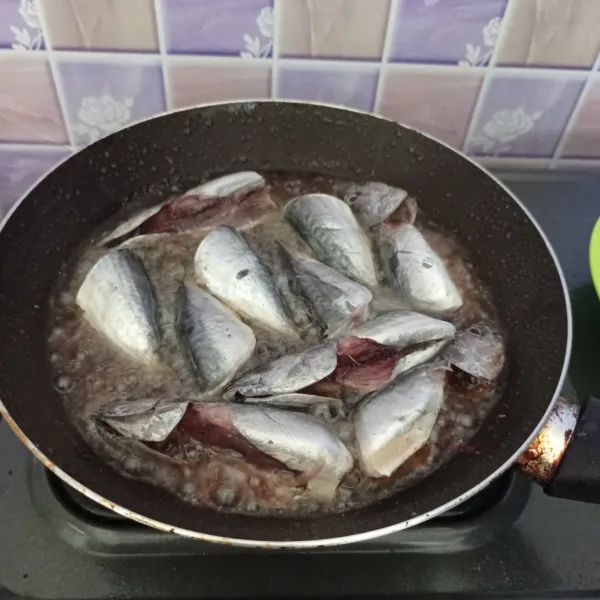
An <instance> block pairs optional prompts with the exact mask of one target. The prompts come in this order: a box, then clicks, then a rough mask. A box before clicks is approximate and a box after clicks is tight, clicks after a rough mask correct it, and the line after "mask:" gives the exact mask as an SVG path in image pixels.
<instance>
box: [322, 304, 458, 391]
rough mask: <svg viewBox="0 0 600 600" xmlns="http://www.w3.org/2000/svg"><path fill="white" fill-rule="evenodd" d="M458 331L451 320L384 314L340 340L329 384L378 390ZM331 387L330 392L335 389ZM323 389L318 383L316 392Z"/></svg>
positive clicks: (435, 351) (428, 356)
mask: <svg viewBox="0 0 600 600" xmlns="http://www.w3.org/2000/svg"><path fill="white" fill-rule="evenodd" d="M455 331H456V330H455V328H454V325H452V324H451V323H448V322H446V321H441V320H439V319H434V318H432V317H428V316H426V315H422V314H419V313H416V312H412V311H409V310H397V311H393V312H389V313H385V314H382V315H380V316H378V317H376V318H375V319H373V320H371V321H368V322H367V323H364V324H363V325H360V326H358V327H355V328H354V329H352V330H351V331H350V332H349V333H348V334H347V335H346V336H344V337H343V338H342V339H341V340H340V341H339V342H338V344H337V357H338V360H337V366H336V368H335V370H334V371H333V373H332V374H331V375H330V376H329V377H328V378H327V382H326V383H327V384H331V383H335V384H338V385H339V386H340V388H341V390H345V391H353V392H358V393H361V394H365V393H369V392H373V391H375V390H378V389H380V388H382V387H383V386H384V385H386V384H387V383H388V382H389V381H390V380H391V379H393V378H394V377H397V376H398V375H399V374H400V373H404V372H405V371H408V370H410V369H412V368H414V367H416V366H417V365H420V364H422V363H424V362H426V361H428V360H431V359H432V358H433V357H434V356H436V355H437V354H438V353H439V352H440V350H441V349H442V348H443V347H444V346H445V345H446V344H447V343H448V341H449V340H450V339H451V338H452V336H453V335H454V333H455ZM328 388H329V390H330V391H329V393H331V390H332V389H333V390H335V388H332V387H331V386H328ZM320 389H321V388H320V387H319V386H318V385H317V387H316V388H315V391H320ZM341 390H340V391H337V393H338V394H339V393H340V392H341Z"/></svg>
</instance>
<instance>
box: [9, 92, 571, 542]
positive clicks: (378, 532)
mask: <svg viewBox="0 0 600 600" xmlns="http://www.w3.org/2000/svg"><path fill="white" fill-rule="evenodd" d="M266 103H277V104H280V103H285V104H303V105H308V106H324V107H327V108H334V109H336V110H341V111H348V112H354V113H358V114H362V115H366V116H368V117H372V118H373V117H374V118H377V119H380V120H382V121H386V122H388V123H394V124H399V125H401V126H402V127H405V128H406V129H409V130H412V131H415V132H416V133H418V134H420V135H422V136H425V137H427V138H429V139H431V140H432V141H434V142H436V143H437V144H440V145H442V146H444V147H446V148H448V149H449V150H451V151H452V152H454V153H455V154H458V155H459V156H460V157H461V158H463V159H465V160H467V161H468V162H470V163H471V164H472V165H474V166H475V167H476V168H477V169H479V170H480V171H482V172H483V173H484V174H485V175H486V176H488V177H490V178H491V179H492V180H493V181H494V182H495V183H496V184H497V185H498V186H499V187H500V188H501V189H502V190H503V191H504V192H505V193H506V194H507V195H508V196H509V197H510V198H512V200H513V201H514V202H515V203H516V204H517V206H519V208H520V209H521V210H522V211H523V213H524V214H525V215H526V216H527V218H528V219H529V221H530V222H531V224H532V225H533V226H534V227H535V228H536V230H537V232H538V234H539V235H540V237H541V239H542V240H543V242H544V244H545V245H546V248H547V250H548V252H549V254H550V256H551V257H552V260H553V261H554V266H555V268H556V270H557V272H558V276H559V279H560V283H561V287H562V291H563V297H564V301H565V309H566V316H567V336H566V344H565V356H564V361H563V366H562V370H561V373H560V376H559V379H558V383H557V386H556V390H555V392H554V395H553V397H552V399H551V400H550V402H549V403H548V408H547V410H546V412H545V413H544V416H543V417H542V418H541V419H540V421H539V423H538V424H537V425H536V426H535V427H534V428H533V430H532V432H531V433H530V435H529V437H528V438H527V439H526V440H525V442H524V443H523V444H522V445H521V446H520V447H519V449H518V450H517V451H516V452H515V453H514V454H513V456H511V457H510V458H509V459H508V460H506V461H505V462H504V464H502V465H501V466H500V467H498V468H497V469H496V470H495V471H494V472H493V473H491V474H490V475H489V476H488V477H486V478H485V479H483V480H482V481H480V482H479V483H478V484H477V485H475V486H473V487H472V488H471V489H470V490H467V491H466V492H464V493H463V494H461V495H460V496H457V497H456V498H454V499H453V500H450V501H449V502H446V503H445V504H442V505H441V506H438V507H437V508H435V509H434V510H431V511H429V512H426V513H423V514H420V515H418V516H416V517H413V518H411V519H407V520H405V521H401V522H400V523H396V524H394V525H389V526H387V527H382V528H379V529H373V530H371V531H366V532H362V533H356V534H350V535H345V536H340V537H334V538H326V539H317V540H299V541H276V542H273V541H269V540H250V539H238V538H228V537H225V536H217V535H211V534H206V533H201V532H197V531H192V530H189V529H183V528H181V527H176V526H173V525H169V524H167V523H163V522H161V521H157V520H155V519H150V518H148V517H145V516H143V515H141V514H138V513H135V512H133V511H131V510H129V509H127V508H124V507H122V506H120V505H117V504H115V503H114V502H111V501H110V500H108V499H107V498H104V497H103V496H101V495H99V494H97V493H96V492H94V491H92V490H91V489H89V488H87V487H86V486H85V485H83V484H81V483H79V482H78V481H77V480H76V479H75V478H74V477H71V476H70V475H69V474H68V473H66V472H65V471H63V470H62V469H61V468H60V467H58V466H57V465H56V464H54V463H53V462H52V461H51V460H50V459H49V458H48V457H47V456H46V455H45V454H44V453H43V452H42V451H41V450H40V449H39V448H38V447H37V446H36V445H35V444H34V443H33V442H32V441H31V440H30V439H29V438H28V437H27V436H26V435H25V433H24V432H23V431H22V430H21V428H20V427H19V426H18V425H17V423H16V422H15V421H14V420H13V419H12V417H11V416H10V414H9V412H8V409H7V408H6V407H5V406H4V404H3V403H2V399H1V398H0V414H1V415H2V416H3V417H4V419H5V420H6V422H7V423H8V425H9V427H10V428H11V429H12V430H13V432H14V433H15V435H17V437H18V438H19V439H20V440H21V442H23V444H24V445H25V446H26V447H27V448H28V449H29V451H30V452H31V453H32V454H33V455H34V456H35V457H36V458H37V459H38V460H39V461H40V462H42V464H44V466H46V467H47V468H48V469H49V470H50V471H51V472H52V473H54V474H55V475H56V476H57V477H59V478H60V479H61V480H62V481H64V482H65V483H66V484H68V485H70V486H71V487H72V488H74V489H75V490H77V491H78V492H79V493H81V494H83V495H84V496H86V497H87V498H90V499H91V500H93V501H95V502H97V503H98V504H101V505H103V506H105V507H107V508H109V509H110V510H112V511H114V512H116V513H117V514H119V515H121V516H123V517H125V518H127V519H131V520H133V521H137V522H138V523H141V524H142V525H146V526H148V527H152V528H154V529H158V530H162V531H167V532H170V533H175V534H177V535H181V536H184V537H187V538H192V539H197V540H200V541H204V542H210V543H219V544H224V545H228V546H238V547H245V548H270V549H306V548H319V547H326V546H337V545H345V544H351V543H357V542H364V541H367V540H371V539H374V538H377V537H381V536H385V535H390V534H392V533H397V532H398V531H402V530H404V529H408V528H409V527H414V526H415V525H419V524H421V523H424V522H425V521H428V520H429V519H432V518H433V517H436V516H437V515H440V514H443V513H444V512H447V511H448V510H450V509H452V508H454V507H455V506H458V505H459V504H461V503H462V502H464V501H465V500H468V499H469V498H471V497H472V496H474V495H475V494H477V493H478V492H479V491H481V490H483V489H484V488H485V487H486V486H488V485H489V484H490V483H491V482H492V481H494V480H495V479H496V478H497V477H499V476H500V475H502V474H503V473H504V472H506V471H507V470H508V469H509V468H510V467H511V466H512V465H513V464H514V463H515V462H516V461H517V459H518V458H519V456H521V455H522V454H523V453H524V452H525V450H526V449H527V448H528V447H529V446H530V444H531V443H532V442H533V440H534V439H535V438H536V436H537V435H538V433H539V432H540V430H541V429H542V427H543V426H544V424H545V422H546V421H547V420H548V418H549V417H550V413H551V412H552V410H553V408H554V405H555V404H556V400H557V398H558V396H559V394H560V390H561V389H562V387H563V384H564V381H565V378H566V376H567V370H568V367H569V362H570V358H571V350H572V341H573V316H572V312H571V299H570V296H569V290H568V286H567V282H566V279H565V276H564V273H563V271H562V268H561V266H560V263H559V261H558V257H557V256H556V253H555V251H554V248H553V247H552V244H551V243H550V241H549V240H548V238H547V237H546V234H545V233H544V231H543V230H542V229H541V227H540V226H539V224H538V222H537V221H536V220H535V218H534V217H533V215H532V214H531V213H530V212H529V210H528V209H527V207H526V206H524V205H523V203H522V202H521V201H520V200H519V199H518V198H517V197H516V196H515V194H513V192H512V191H511V190H509V189H508V188H507V187H506V186H505V185H504V184H503V183H502V182H501V181H500V180H499V179H498V178H497V177H496V176H495V175H493V174H492V173H490V172H489V171H488V170H487V169H485V168H484V167H483V166H482V165H480V164H479V163H477V162H475V160H473V159H472V158H470V157H469V156H467V155H466V154H464V153H463V152H461V151H460V150H457V149H455V148H452V147H451V146H450V145H448V144H447V143H446V142H444V141H442V140H440V139H438V138H437V137H435V136H433V135H430V134H428V133H424V132H422V131H419V130H417V129H415V128H414V127H410V126H408V125H405V124H403V123H398V122H397V121H393V120H392V119H387V118H385V117H383V116H381V115H377V114H374V113H369V112H367V111H364V110H358V109H355V108H351V107H345V106H339V105H335V104H329V103H326V102H309V101H304V100H284V99H275V98H270V99H256V100H253V99H248V100H236V101H229V102H210V103H204V104H198V105H195V106H187V107H185V108H178V109H174V110H170V111H168V113H169V114H171V113H177V112H185V111H188V110H196V109H202V108H207V107H211V106H227V105H235V104H239V105H244V104H246V105H248V104H266ZM164 114H167V113H161V114H159V115H154V116H152V117H147V118H144V119H139V120H137V121H135V122H133V123H130V124H129V125H128V126H127V127H125V128H124V129H128V128H129V127H133V126H134V125H137V124H139V123H144V122H146V121H151V120H153V119H157V118H160V117H162V116H163V115H164ZM90 145H93V144H90ZM79 150H83V148H81V149H79ZM79 150H77V151H79ZM71 156H72V155H69V156H67V157H65V158H64V159H63V160H61V161H59V162H58V163H57V164H56V165H55V166H54V167H53V168H52V169H51V170H50V171H48V172H46V173H44V175H42V176H41V177H39V178H38V179H37V180H36V181H35V183H33V184H32V185H31V186H29V188H28V189H27V191H26V192H25V193H24V194H23V195H22V196H21V198H19V200H17V201H16V202H15V203H14V205H13V206H12V207H11V208H10V209H9V211H8V212H7V213H6V215H5V217H4V219H2V221H1V222H0V235H1V234H2V230H3V229H4V227H5V225H6V223H7V222H8V220H9V219H10V217H11V216H12V214H13V213H14V212H15V211H16V210H17V208H18V207H19V205H20V204H21V203H22V202H23V201H24V200H25V199H26V198H27V197H28V196H29V194H30V193H31V191H32V190H33V189H34V188H35V187H36V186H37V185H38V184H40V183H41V182H42V181H43V180H44V179H45V178H46V177H47V176H48V175H49V173H51V172H53V171H54V170H56V169H58V168H59V167H60V166H61V165H62V164H63V163H65V162H66V161H67V160H69V159H70V158H71Z"/></svg>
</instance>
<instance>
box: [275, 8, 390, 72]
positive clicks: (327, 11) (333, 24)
mask: <svg viewBox="0 0 600 600" xmlns="http://www.w3.org/2000/svg"><path fill="white" fill-rule="evenodd" d="M277 10H278V11H281V17H280V23H281V34H280V35H279V46H280V48H279V54H280V56H296V57H303V58H355V59H366V60H369V59H371V60H373V59H378V58H380V57H381V55H382V52H383V42H384V38H385V31H386V27H387V21H388V15H389V10H390V0H368V1H366V0H325V1H323V0H321V1H319V0H284V1H283V2H280V3H279V5H278V8H277Z"/></svg>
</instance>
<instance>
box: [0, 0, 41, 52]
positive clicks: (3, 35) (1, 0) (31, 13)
mask: <svg viewBox="0 0 600 600" xmlns="http://www.w3.org/2000/svg"><path fill="white" fill-rule="evenodd" d="M0 47H1V48H14V49H15V50H40V49H43V48H44V39H43V37H42V28H41V26H40V21H39V17H38V11H37V6H36V4H35V0H0Z"/></svg>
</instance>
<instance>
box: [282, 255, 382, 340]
mask: <svg viewBox="0 0 600 600" xmlns="http://www.w3.org/2000/svg"><path fill="white" fill-rule="evenodd" d="M283 252H284V256H285V258H286V259H287V260H286V262H287V263H288V265H289V266H290V269H291V271H292V273H293V275H294V283H295V285H297V286H298V287H299V288H300V291H301V294H302V295H303V296H304V297H305V298H306V299H307V300H308V302H309V304H310V305H311V307H312V309H313V312H314V313H315V315H316V316H317V318H318V319H319V320H320V321H321V323H322V324H323V325H324V326H325V328H326V336H327V337H332V336H336V335H339V334H340V333H343V332H344V331H347V330H348V329H349V328H350V327H352V326H353V325H358V324H360V323H362V322H364V321H366V320H367V319H368V317H369V305H370V303H371V300H373V294H372V293H371V292H370V291H369V290H368V289H367V288H366V287H364V286H362V285H360V283H356V282H355V281H352V280H351V279H348V278H347V277H345V276H344V275H342V274H341V273H339V272H338V271H336V270H335V269H332V268H331V267H328V266H327V265H325V264H323V263H322V262H319V261H318V260H313V259H312V258H308V257H305V256H300V255H296V254H292V253H290V252H288V251H287V250H285V249H284V250H283Z"/></svg>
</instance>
